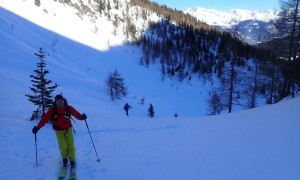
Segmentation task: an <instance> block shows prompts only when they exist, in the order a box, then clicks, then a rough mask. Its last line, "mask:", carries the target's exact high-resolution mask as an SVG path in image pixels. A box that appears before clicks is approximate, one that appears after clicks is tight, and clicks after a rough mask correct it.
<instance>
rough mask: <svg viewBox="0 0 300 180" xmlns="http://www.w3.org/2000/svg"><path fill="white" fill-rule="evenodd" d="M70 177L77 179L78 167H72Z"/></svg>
mask: <svg viewBox="0 0 300 180" xmlns="http://www.w3.org/2000/svg"><path fill="white" fill-rule="evenodd" d="M69 179H70V180H75V179H76V167H71V169H70V174H69Z"/></svg>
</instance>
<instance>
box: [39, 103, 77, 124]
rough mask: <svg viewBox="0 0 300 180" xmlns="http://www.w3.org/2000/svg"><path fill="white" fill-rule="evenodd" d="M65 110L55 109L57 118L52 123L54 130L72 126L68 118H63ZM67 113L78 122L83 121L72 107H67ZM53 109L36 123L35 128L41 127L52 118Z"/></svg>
mask: <svg viewBox="0 0 300 180" xmlns="http://www.w3.org/2000/svg"><path fill="white" fill-rule="evenodd" d="M65 111H66V108H58V107H57V108H56V113H57V118H56V120H55V122H54V127H55V129H56V130H63V129H68V128H70V127H71V126H72V124H71V120H70V118H68V117H65ZM69 111H70V114H71V115H72V116H74V117H75V118H76V119H78V120H83V119H82V117H81V114H80V113H79V112H78V111H77V110H76V109H75V108H73V107H72V106H69ZM53 115H54V114H53V107H51V108H49V109H48V111H47V112H46V114H45V115H44V116H43V117H42V119H41V121H40V122H39V123H38V125H37V127H38V128H41V127H43V126H44V125H45V124H46V123H47V122H48V121H50V120H51V119H52V117H53Z"/></svg>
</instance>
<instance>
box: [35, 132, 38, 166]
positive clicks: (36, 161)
mask: <svg viewBox="0 0 300 180" xmlns="http://www.w3.org/2000/svg"><path fill="white" fill-rule="evenodd" d="M34 140H35V163H36V166H38V160H37V141H36V133H35V134H34Z"/></svg>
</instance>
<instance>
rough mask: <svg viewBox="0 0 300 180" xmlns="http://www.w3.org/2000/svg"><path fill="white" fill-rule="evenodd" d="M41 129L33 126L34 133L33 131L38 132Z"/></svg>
mask: <svg viewBox="0 0 300 180" xmlns="http://www.w3.org/2000/svg"><path fill="white" fill-rule="evenodd" d="M39 129H40V128H38V127H36V126H34V127H33V128H32V133H33V134H36V133H37V132H38V130H39Z"/></svg>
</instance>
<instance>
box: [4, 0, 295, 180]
mask: <svg viewBox="0 0 300 180" xmlns="http://www.w3.org/2000/svg"><path fill="white" fill-rule="evenodd" d="M9 2H10V3H12V2H17V1H16V0H12V1H9ZM19 2H22V3H26V2H25V1H24V2H23V1H19ZM10 3H8V1H6V2H5V1H3V0H0V6H1V7H0V37H1V38H0V54H1V60H0V84H1V86H0V99H1V100H0V117H1V118H0V120H1V123H0V129H1V131H0V147H1V148H0V159H1V163H0V172H1V173H0V179H3V180H9V179H30V180H35V179H36V180H51V179H57V175H58V170H59V166H60V161H61V159H60V155H59V150H58V147H57V142H56V137H55V133H54V132H53V130H52V127H51V125H50V124H47V125H46V126H44V127H43V128H42V129H41V130H40V131H39V132H38V134H37V161H38V166H37V165H36V159H35V158H36V156H35V155H36V154H35V153H36V151H35V139H34V135H33V134H32V132H31V130H32V127H33V126H34V125H36V124H37V123H38V121H30V120H29V119H30V116H31V112H32V111H33V110H35V109H34V108H35V107H33V106H32V104H31V103H30V102H29V101H27V99H26V97H25V94H28V93H30V90H29V87H30V85H31V84H30V78H29V76H30V74H32V73H33V70H34V69H35V68H36V57H35V56H34V53H36V52H37V51H38V49H39V48H40V47H44V48H45V50H46V52H47V53H48V54H49V56H47V58H46V63H47V69H49V71H50V73H49V76H48V78H50V79H51V80H52V81H53V82H55V83H58V84H59V85H60V87H59V88H58V89H57V91H56V93H63V95H64V96H65V97H66V98H67V99H68V102H69V104H70V105H72V106H74V107H75V108H76V109H77V110H78V111H79V112H81V113H86V114H87V116H88V119H87V123H88V125H89V128H90V132H91V136H92V138H93V141H94V143H95V147H96V151H97V153H98V155H99V157H100V158H101V162H100V163H98V162H97V161H96V160H97V157H96V153H95V151H94V148H93V145H92V142H91V139H90V136H89V133H88V130H87V127H86V125H85V122H84V121H76V123H73V126H74V129H75V131H76V134H75V136H74V138H75V145H76V155H77V177H78V179H103V180H141V179H142V180H299V179H300V173H299V170H300V153H299V152H300V138H299V137H300V119H299V117H300V111H299V107H300V97H296V98H294V99H288V98H287V99H285V100H283V101H281V102H280V103H278V104H274V105H267V106H261V107H258V108H255V109H251V110H245V111H239V112H234V113H231V114H222V115H219V116H205V115H206V114H207V105H206V101H207V98H208V92H207V90H208V89H209V88H210V85H207V84H203V83H202V82H199V80H198V79H196V78H195V79H194V80H193V81H191V82H190V84H187V83H186V82H182V83H180V82H177V81H175V80H174V81H172V80H169V79H166V80H165V81H164V82H162V81H161V79H160V76H159V73H157V71H158V70H157V69H156V67H155V66H151V67H150V68H149V69H145V68H144V67H142V66H140V65H139V64H138V59H139V57H140V55H141V54H140V53H141V52H140V50H139V48H137V47H134V46H129V45H125V44H123V45H120V44H119V45H117V44H115V45H114V46H109V45H107V44H106V45H104V43H103V42H100V45H99V46H98V47H95V48H92V44H89V45H87V44H88V42H89V40H87V41H85V42H86V44H85V45H83V44H81V43H79V42H76V41H73V40H71V39H68V38H67V37H65V36H61V35H60V34H58V32H56V33H54V32H53V31H49V29H48V30H47V29H46V27H44V28H42V27H40V26H38V25H36V24H33V23H32V22H30V21H29V20H30V19H28V20H26V19H24V18H22V17H20V16H17V15H16V14H14V13H12V12H11V11H8V10H7V9H10V10H13V8H12V7H13V6H12V5H11V4H10ZM18 7H19V6H18ZM24 7H25V6H24ZM15 10H16V11H17V10H18V9H17V6H16V8H15ZM32 11H33V12H34V11H38V10H35V9H32ZM33 12H32V13H33ZM69 28H71V29H69V31H71V30H72V27H69ZM81 38H82V37H81ZM94 43H95V42H94ZM114 69H117V70H119V71H120V73H121V74H122V75H123V76H124V77H125V79H126V85H127V86H128V89H129V91H130V93H129V96H128V97H126V98H124V99H122V100H119V101H111V99H110V97H109V96H108V95H107V93H106V92H105V85H104V80H105V78H106V76H107V75H108V73H109V71H113V70H114ZM143 97H145V104H144V105H141V104H140V100H141V98H143ZM195 99H197V100H199V101H195ZM126 102H128V103H129V104H130V105H131V106H132V107H133V108H132V109H131V110H130V111H129V116H125V112H124V110H123V106H124V104H125V103H126ZM150 103H152V104H153V105H154V110H155V117H154V118H149V117H147V108H148V106H149V104H150ZM175 113H178V115H179V116H178V117H177V118H175V117H173V116H174V114H175Z"/></svg>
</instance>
